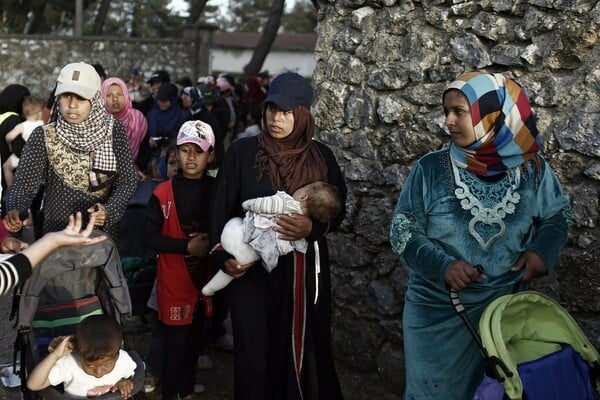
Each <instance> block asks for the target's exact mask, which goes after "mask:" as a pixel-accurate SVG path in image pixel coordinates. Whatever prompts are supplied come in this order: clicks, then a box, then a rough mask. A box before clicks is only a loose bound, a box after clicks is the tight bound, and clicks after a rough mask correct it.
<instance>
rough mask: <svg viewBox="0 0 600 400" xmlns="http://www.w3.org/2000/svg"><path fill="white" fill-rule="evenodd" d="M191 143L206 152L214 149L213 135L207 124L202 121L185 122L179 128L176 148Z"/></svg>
mask: <svg viewBox="0 0 600 400" xmlns="http://www.w3.org/2000/svg"><path fill="white" fill-rule="evenodd" d="M185 143H193V144H196V145H198V146H200V148H201V149H202V151H204V152H206V151H208V150H210V149H211V148H214V147H215V134H214V133H213V130H212V128H211V127H210V125H209V124H207V123H206V122H202V121H187V122H184V123H183V125H181V128H179V133H178V134H177V146H180V145H182V144H185Z"/></svg>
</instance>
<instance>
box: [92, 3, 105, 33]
mask: <svg viewBox="0 0 600 400" xmlns="http://www.w3.org/2000/svg"><path fill="white" fill-rule="evenodd" d="M109 9H110V0H101V1H100V7H99V8H98V14H96V18H95V19H94V27H93V28H92V32H91V34H92V36H100V35H102V28H104V22H105V21H106V16H107V15H108V10H109Z"/></svg>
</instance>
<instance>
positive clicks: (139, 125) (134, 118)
mask: <svg viewBox="0 0 600 400" xmlns="http://www.w3.org/2000/svg"><path fill="white" fill-rule="evenodd" d="M112 85H117V86H119V87H120V88H121V91H122V92H123V100H124V103H125V107H124V108H123V111H121V112H120V113H118V114H113V115H114V117H115V118H116V119H118V120H119V121H121V123H122V124H123V126H124V127H125V132H126V133H127V140H128V142H129V148H130V149H131V156H132V157H133V160H134V161H135V160H136V159H137V156H138V153H139V150H140V144H141V143H142V141H143V140H144V138H145V137H146V132H147V131H148V121H147V120H146V117H145V116H144V114H142V112H141V111H139V110H136V109H135V108H133V106H132V105H131V97H130V96H129V90H127V85H126V84H125V82H123V80H122V79H120V78H116V77H111V78H108V79H106V80H105V81H104V82H102V88H101V92H102V102H103V103H104V105H105V107H106V93H108V88H109V87H111V86H112ZM106 109H107V110H108V107H106Z"/></svg>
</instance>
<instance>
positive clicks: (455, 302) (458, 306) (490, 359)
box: [448, 265, 513, 382]
mask: <svg viewBox="0 0 600 400" xmlns="http://www.w3.org/2000/svg"><path fill="white" fill-rule="evenodd" d="M478 267H479V269H481V271H483V268H482V267H481V265H476V266H475V268H476V269H478ZM448 296H449V297H450V303H451V304H452V306H453V307H454V311H456V314H457V315H458V317H460V319H461V320H462V321H463V323H464V324H465V326H466V327H467V329H468V330H469V333H470V334H471V336H472V337H473V340H474V341H475V343H476V344H477V347H478V348H479V351H480V352H481V355H483V358H484V359H485V364H486V373H487V374H488V375H489V376H491V377H493V378H495V379H496V380H498V382H502V381H504V378H503V377H502V376H501V375H500V373H499V371H498V367H500V369H501V370H502V372H503V374H504V376H506V377H509V378H510V377H511V376H513V373H512V372H511V371H510V370H509V369H508V367H507V366H506V365H505V364H504V362H502V360H500V359H499V358H498V357H496V356H490V355H489V354H488V352H487V350H486V349H485V347H484V346H483V342H482V341H481V336H479V333H478V332H477V329H475V326H474V325H473V323H472V322H471V320H470V319H469V316H468V315H467V312H466V310H465V306H463V304H462V303H461V301H460V297H459V296H458V292H457V291H456V290H454V289H453V288H451V287H448Z"/></svg>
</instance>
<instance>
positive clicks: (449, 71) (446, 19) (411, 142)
mask: <svg viewBox="0 0 600 400" xmlns="http://www.w3.org/2000/svg"><path fill="white" fill-rule="evenodd" d="M319 3H321V5H322V8H321V10H320V12H319V24H318V28H317V31H318V41H317V48H316V60H317V67H316V70H315V74H314V84H315V88H316V102H315V104H314V109H313V111H314V113H315V116H316V119H317V121H318V125H319V126H320V128H321V131H320V133H319V138H320V139H321V140H322V141H324V142H326V143H328V144H329V145H330V146H331V147H332V148H333V149H334V151H335V152H336V155H337V157H338V161H339V162H340V164H341V166H342V169H343V171H344V173H345V176H346V179H347V183H348V187H349V198H348V205H347V218H346V220H345V222H344V224H343V227H342V230H341V231H340V232H338V233H335V234H333V235H331V241H330V242H331V245H332V246H331V247H332V256H333V260H334V263H335V265H334V266H333V271H334V272H333V274H334V276H333V287H334V301H335V304H334V316H333V320H334V327H333V337H334V342H335V343H334V347H335V349H334V351H335V354H336V355H337V365H338V367H339V371H340V375H341V377H342V385H343V389H344V393H345V396H346V399H347V400H354V399H375V398H377V399H379V400H384V399H390V400H391V399H400V398H401V394H402V388H403V353H402V326H401V314H402V306H403V294H404V290H405V287H406V278H407V270H406V268H405V267H404V266H402V265H400V264H399V263H398V261H397V260H396V258H395V257H394V255H393V254H392V251H391V248H390V245H389V242H388V232H389V223H390V218H391V214H392V211H393V209H394V206H395V202H396V199H397V196H398V194H399V191H400V189H401V188H402V183H403V181H404V179H405V178H406V176H407V173H408V172H409V169H410V167H411V164H412V163H413V162H414V161H415V160H416V159H417V158H418V157H420V156H422V155H423V154H425V153H427V152H429V151H431V150H434V149H438V148H440V147H441V146H442V145H443V144H445V143H447V142H448V136H447V135H446V134H445V133H444V132H443V121H444V114H443V111H442V107H441V93H442V91H443V89H444V87H445V86H446V84H447V83H448V82H449V81H451V80H453V79H454V78H455V77H456V76H457V75H459V74H460V73H462V72H463V71H466V70H475V69H481V70H484V71H486V72H506V73H509V74H510V75H511V76H513V77H514V78H516V79H517V80H518V81H519V82H520V83H521V84H522V85H524V86H525V87H526V88H527V89H528V92H529V95H530V99H531V102H532V104H533V106H534V108H535V111H536V113H537V117H538V126H539V129H540V131H541V133H542V136H543V141H544V154H545V156H546V158H547V159H548V160H549V161H550V163H551V164H552V166H553V168H554V169H555V170H556V171H557V173H558V174H559V176H560V179H561V181H562V183H563V184H564V186H565V189H566V191H567V192H568V194H569V196H570V199H571V201H572V206H573V211H574V215H575V226H574V227H573V229H572V231H571V233H570V235H569V242H568V245H567V247H566V249H565V250H564V252H563V255H562V257H561V260H560V264H559V265H558V267H557V271H558V274H557V277H550V278H548V279H546V280H545V281H544V282H541V283H540V284H538V288H540V289H541V290H543V291H544V292H546V293H549V294H550V295H552V296H553V297H555V298H557V299H558V300H559V301H560V302H561V304H563V305H564V306H566V308H567V309H568V310H569V311H570V312H571V313H572V314H573V315H574V316H575V317H576V318H577V319H578V321H579V322H580V323H581V325H582V326H583V327H584V329H585V331H586V332H587V333H588V336H589V337H590V339H591V340H592V341H593V342H594V343H595V345H596V347H600V335H599V332H600V301H599V300H598V299H599V298H600V297H599V295H600V271H598V267H599V266H600V261H599V260H600V245H599V240H598V239H599V238H600V230H599V228H598V222H599V217H598V215H599V209H598V208H599V207H598V196H599V191H600V133H599V132H600V54H599V48H598V45H597V43H596V41H597V37H598V33H599V31H598V28H599V24H600V3H598V2H596V1H567V0H529V1H520V0H517V1H508V0H493V1H491V0H481V1H461V0H452V1H450V0H447V1H444V0H423V1H409V0H328V1H320V2H319Z"/></svg>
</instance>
